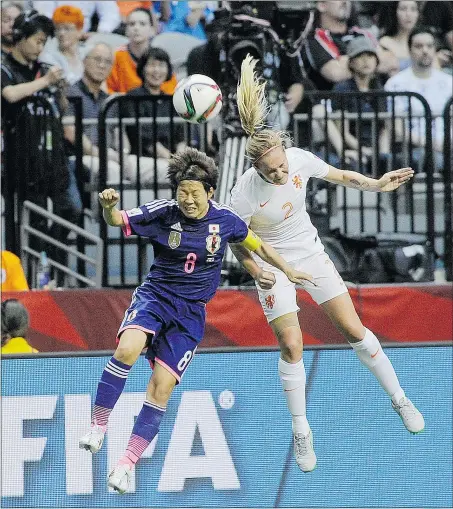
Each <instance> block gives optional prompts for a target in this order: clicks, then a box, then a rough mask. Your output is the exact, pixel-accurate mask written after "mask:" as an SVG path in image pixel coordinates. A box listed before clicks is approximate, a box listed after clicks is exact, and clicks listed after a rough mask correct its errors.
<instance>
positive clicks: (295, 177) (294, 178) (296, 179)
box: [293, 174, 302, 189]
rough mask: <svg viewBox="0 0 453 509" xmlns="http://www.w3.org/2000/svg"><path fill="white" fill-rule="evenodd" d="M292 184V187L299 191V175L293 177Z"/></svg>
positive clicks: (300, 185)
mask: <svg viewBox="0 0 453 509" xmlns="http://www.w3.org/2000/svg"><path fill="white" fill-rule="evenodd" d="M293 184H294V187H295V188H296V189H301V188H302V178H301V176H300V175H299V174H297V175H294V177H293Z"/></svg>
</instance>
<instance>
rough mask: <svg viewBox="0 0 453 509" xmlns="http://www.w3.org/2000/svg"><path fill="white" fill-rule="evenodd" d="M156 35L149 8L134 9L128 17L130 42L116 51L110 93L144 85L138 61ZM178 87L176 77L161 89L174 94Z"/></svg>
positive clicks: (166, 82)
mask: <svg viewBox="0 0 453 509" xmlns="http://www.w3.org/2000/svg"><path fill="white" fill-rule="evenodd" d="M154 35H156V26H155V25H154V24H153V17H152V14H151V12H150V11H149V10H147V9H144V8H143V7H139V8H137V9H134V10H133V11H132V12H131V13H130V14H129V15H128V17H127V19H126V36H127V37H128V39H129V44H128V45H127V46H123V47H122V48H120V49H119V50H117V51H116V53H115V59H114V63H113V67H112V71H111V73H110V76H109V77H108V78H107V88H108V91H109V92H110V93H114V92H119V93H126V92H129V90H132V89H134V88H138V87H140V86H141V85H142V80H141V79H140V78H139V76H138V75H137V62H138V60H139V59H140V57H142V56H143V55H144V53H145V52H146V50H148V49H149V46H150V41H151V39H152V38H153V37H154ZM175 88H176V77H175V76H174V75H173V76H172V77H171V79H170V80H168V81H165V82H164V83H163V84H162V86H161V90H162V92H163V93H164V94H168V95H173V92H174V90H175Z"/></svg>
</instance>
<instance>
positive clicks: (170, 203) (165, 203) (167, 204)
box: [145, 200, 177, 212]
mask: <svg viewBox="0 0 453 509" xmlns="http://www.w3.org/2000/svg"><path fill="white" fill-rule="evenodd" d="M174 206H177V204H176V202H175V201H174V200H171V201H169V200H164V201H163V202H162V203H160V200H159V202H153V203H152V205H145V207H146V210H147V211H148V212H156V211H157V210H160V209H162V208H164V207H174Z"/></svg>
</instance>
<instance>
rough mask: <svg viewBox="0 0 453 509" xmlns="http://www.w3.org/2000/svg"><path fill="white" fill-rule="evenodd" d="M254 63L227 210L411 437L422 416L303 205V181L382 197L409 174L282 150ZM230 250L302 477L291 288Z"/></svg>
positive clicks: (299, 372) (305, 451)
mask: <svg viewBox="0 0 453 509" xmlns="http://www.w3.org/2000/svg"><path fill="white" fill-rule="evenodd" d="M256 63H257V61H256V60H253V59H252V58H251V57H250V56H247V58H246V59H245V60H244V61H243V63H242V69H241V79H240V83H239V85H238V90H237V101H238V106H239V114H240V119H241V124H242V127H243V129H244V130H245V131H246V133H247V135H248V137H249V138H248V141H247V146H246V153H247V156H248V157H249V158H250V160H251V161H252V163H253V166H252V167H251V168H250V169H248V170H247V171H246V172H245V173H244V174H243V175H242V176H241V177H240V178H239V179H238V181H237V183H236V186H235V187H234V189H233V190H232V200H231V206H232V208H233V209H234V210H235V211H236V212H237V213H238V214H239V216H240V217H241V218H242V219H244V221H245V222H246V223H247V224H248V225H249V227H250V229H251V230H253V231H254V232H255V233H256V234H257V235H259V236H260V237H261V238H263V239H264V240H265V241H266V242H267V243H269V244H270V245H271V246H273V247H274V248H275V249H276V250H277V251H278V252H279V253H280V254H281V255H282V256H283V257H284V258H285V259H286V260H287V261H288V262H289V263H290V264H292V265H293V266H294V267H295V268H297V269H298V270H303V271H304V272H306V273H308V274H310V275H311V276H312V277H313V279H314V281H315V284H311V283H307V284H305V285H304V289H305V290H306V291H307V292H308V293H309V294H310V295H311V296H312V298H313V299H314V300H315V302H316V303H317V304H319V305H320V306H321V307H322V308H323V309H324V311H325V312H326V313H327V315H328V316H329V318H330V319H331V320H332V322H333V323H334V324H335V325H336V327H337V328H338V329H339V330H340V331H341V332H342V333H343V335H344V336H345V338H346V339H347V340H348V341H349V343H350V344H351V346H352V347H353V349H354V350H355V352H356V354H357V355H358V357H359V359H360V361H361V362H362V363H363V364H364V365H365V366H366V367H368V368H369V370H370V371H371V372H372V373H373V374H374V376H375V377H376V378H377V380H378V381H379V383H380V384H381V386H382V387H383V388H384V390H385V391H386V392H387V394H388V395H389V396H390V398H391V401H392V406H393V408H394V410H395V411H396V412H397V413H398V414H399V415H400V417H401V419H402V420H403V423H404V425H405V426H406V428H407V429H408V430H409V431H410V432H412V433H418V432H420V431H422V430H423V428H424V425H425V424H424V419H423V416H422V414H421V413H420V412H419V411H418V410H417V409H416V408H415V406H414V405H413V403H412V402H411V401H410V400H409V399H408V398H407V397H406V395H405V393H404V391H403V389H402V388H401V386H400V384H399V381H398V378H397V376H396V374H395V371H394V369H393V366H392V364H391V362H390V360H389V359H388V357H387V355H386V354H385V353H384V351H383V350H382V348H381V346H380V343H379V340H378V339H377V338H376V336H375V335H374V334H373V333H372V332H371V331H370V330H369V329H367V328H366V327H364V326H363V325H362V322H361V321H360V318H359V317H358V315H357V313H356V311H355V309H354V305H353V303H352V300H351V298H350V296H349V293H348V290H347V288H346V285H345V284H344V282H343V280H342V278H341V276H340V274H339V273H338V272H337V270H336V269H335V266H334V265H333V263H332V261H331V260H330V258H329V256H328V255H327V254H326V253H325V251H324V246H323V245H322V243H321V241H320V239H319V236H318V233H317V231H316V228H315V227H314V226H313V224H312V223H311V221H310V218H309V216H308V214H307V211H306V206H305V195H306V188H307V182H308V180H309V178H311V177H316V178H321V179H324V180H327V181H328V182H332V183H335V184H341V185H343V186H345V187H351V188H354V189H360V190H363V191H365V190H366V191H374V192H388V191H394V190H395V189H397V188H398V187H400V186H401V185H402V184H404V183H405V182H407V181H409V180H410V179H411V178H412V176H413V174H414V172H413V170H412V169H411V168H402V169H399V170H395V171H391V172H388V173H386V174H385V175H383V176H382V177H381V178H380V179H379V180H376V179H373V178H369V177H366V176H364V175H361V174H360V173H357V172H354V171H342V170H339V169H337V168H334V167H333V166H330V165H328V164H327V163H325V162H324V161H322V160H321V159H318V158H317V157H316V156H314V155H313V154H312V153H310V152H307V151H305V150H301V149H299V148H286V147H285V145H286V141H287V139H288V135H287V133H285V132H278V131H274V130H271V129H266V128H265V126H264V121H265V118H266V114H267V111H268V104H267V101H266V97H265V92H264V88H265V84H264V83H263V82H261V80H259V79H258V78H257V75H256V74H255V70H254V69H255V66H256ZM232 251H233V253H234V254H235V256H236V257H237V258H238V260H239V261H240V262H241V264H242V265H243V266H244V267H245V268H246V270H247V271H248V272H249V273H250V274H251V275H252V276H253V277H254V279H255V281H256V282H257V289H258V294H259V299H260V302H261V305H262V307H263V310H264V313H265V315H266V318H267V320H268V322H269V325H270V326H271V327H272V329H273V331H274V334H275V336H276V337H277V339H278V342H279V345H280V351H281V355H280V359H279V364H278V371H279V375H280V379H281V382H282V386H283V389H284V392H285V396H286V400H287V404H288V408H289V411H290V412H291V415H292V426H293V435H294V454H295V458H296V462H297V464H298V465H299V467H300V469H301V470H302V471H304V472H309V471H311V470H313V469H314V468H315V466H316V455H315V452H314V449H313V436H312V432H311V429H310V425H309V424H308V420H307V417H306V408H305V381H306V375H305V368H304V362H303V357H302V347H303V343H302V332H301V329H300V326H299V320H298V317H297V312H298V311H299V308H298V306H297V302H296V290H295V285H293V284H292V283H291V282H290V281H289V280H288V279H287V278H286V277H285V275H284V274H283V273H282V272H280V271H278V270H274V269H273V268H272V267H270V266H269V265H266V264H264V263H261V261H259V260H257V259H256V258H254V257H252V256H251V255H249V254H248V253H247V252H246V251H245V250H242V249H241V248H239V249H237V248H236V247H233V249H232ZM273 281H275V284H274V286H273V287H272V288H270V289H269V290H263V289H262V288H263V287H264V286H265V283H266V282H269V283H270V282H273Z"/></svg>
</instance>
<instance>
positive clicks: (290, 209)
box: [282, 201, 293, 220]
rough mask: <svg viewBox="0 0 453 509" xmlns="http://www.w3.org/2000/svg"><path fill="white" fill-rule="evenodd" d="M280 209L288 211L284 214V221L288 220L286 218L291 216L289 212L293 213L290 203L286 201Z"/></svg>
mask: <svg viewBox="0 0 453 509" xmlns="http://www.w3.org/2000/svg"><path fill="white" fill-rule="evenodd" d="M282 209H283V210H285V209H288V210H287V211H286V214H285V219H288V217H289V216H290V215H291V212H292V211H293V204H292V203H291V202H290V201H287V202H286V203H285V204H283V207H282ZM285 219H284V220H285Z"/></svg>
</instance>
